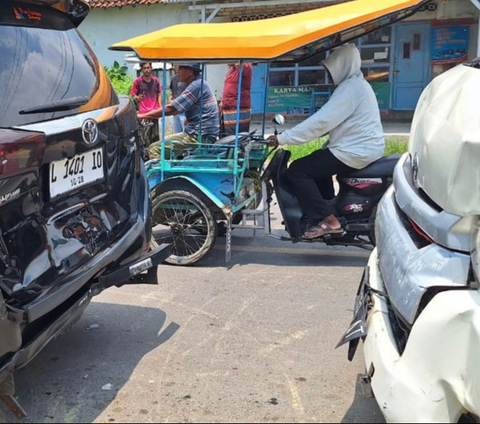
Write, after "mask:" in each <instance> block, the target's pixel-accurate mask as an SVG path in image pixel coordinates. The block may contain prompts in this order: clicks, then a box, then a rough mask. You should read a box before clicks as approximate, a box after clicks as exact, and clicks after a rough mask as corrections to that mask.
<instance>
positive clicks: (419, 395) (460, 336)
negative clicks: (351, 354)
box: [364, 250, 480, 422]
mask: <svg viewBox="0 0 480 424" xmlns="http://www.w3.org/2000/svg"><path fill="white" fill-rule="evenodd" d="M378 262H379V261H378V253H377V250H375V251H374V252H373V254H372V256H371V258H370V261H369V267H370V281H369V283H370V286H371V287H372V288H373V289H376V290H378V291H380V292H385V285H384V282H383V279H382V276H381V273H380V269H379V266H378ZM371 296H372V305H373V306H372V309H371V310H370V312H369V316H368V320H367V328H368V336H367V337H366V339H365V344H364V354H365V364H366V369H367V370H371V371H370V372H371V385H372V389H373V392H374V394H375V397H376V399H377V402H378V405H379V406H380V408H381V409H382V412H383V414H384V416H385V418H386V420H387V422H458V420H459V419H460V417H461V416H462V415H463V414H466V413H472V414H474V415H476V416H480V399H479V398H478V395H477V394H478V393H479V392H480V368H479V367H478V360H477V357H478V351H479V350H480V307H479V306H478V305H480V293H479V292H478V291H448V292H444V293H440V294H438V295H437V296H435V297H434V298H433V300H432V301H431V302H430V303H429V304H428V306H427V307H426V308H425V310H424V311H423V312H422V314H420V316H419V318H418V319H417V321H416V322H415V324H414V326H413V328H412V331H411V333H410V337H409V340H408V343H407V346H406V349H405V352H404V353H403V354H402V355H400V353H399V351H398V349H397V344H396V341H395V337H394V332H393V327H392V324H391V321H390V318H389V312H388V304H387V300H386V299H385V297H383V296H381V295H378V294H374V293H372V294H371ZM372 374H373V375H372Z"/></svg>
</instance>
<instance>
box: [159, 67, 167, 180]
mask: <svg viewBox="0 0 480 424" xmlns="http://www.w3.org/2000/svg"><path fill="white" fill-rule="evenodd" d="M162 97H163V98H162V102H163V107H162V145H161V149H160V150H161V153H160V154H161V156H162V157H161V167H162V181H163V180H164V179H165V135H166V131H167V128H166V124H167V119H166V117H167V115H166V110H165V109H166V106H167V64H166V63H165V62H163V88H162Z"/></svg>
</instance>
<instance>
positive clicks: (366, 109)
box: [269, 44, 385, 239]
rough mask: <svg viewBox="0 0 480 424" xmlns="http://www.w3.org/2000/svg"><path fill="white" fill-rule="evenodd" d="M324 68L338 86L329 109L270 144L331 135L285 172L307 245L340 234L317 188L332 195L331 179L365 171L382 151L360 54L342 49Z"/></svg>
mask: <svg viewBox="0 0 480 424" xmlns="http://www.w3.org/2000/svg"><path fill="white" fill-rule="evenodd" d="M323 65H324V66H325V68H326V69H327V71H328V72H329V73H330V77H331V79H332V80H333V83H334V85H335V86H336V89H335V91H334V93H333V95H332V96H331V98H330V100H329V101H328V103H326V104H325V105H324V106H323V107H322V108H321V109H320V110H319V111H318V112H317V113H316V114H314V115H312V116H311V117H310V118H309V119H307V120H306V121H304V122H302V123H301V124H300V125H297V126H296V127H295V128H292V129H291V130H288V131H285V132H284V133H282V134H280V135H279V136H271V137H270V138H269V140H270V142H271V143H270V144H271V145H278V144H279V145H288V144H290V145H298V144H303V143H307V142H309V141H313V140H316V139H318V138H320V137H323V136H325V135H327V134H330V139H329V142H328V143H327V144H326V145H325V146H324V147H323V149H321V150H318V151H316V152H315V153H313V154H311V155H310V156H308V157H306V158H303V159H300V160H297V161H295V162H293V163H292V164H291V166H290V168H289V169H288V176H289V178H290V181H291V183H292V188H293V190H294V192H295V195H296V197H297V199H298V202H299V203H300V206H301V208H302V211H303V213H304V214H305V215H306V216H307V217H308V227H307V231H306V233H305V235H304V237H305V238H307V239H316V238H319V237H323V236H325V235H326V234H342V233H343V229H342V225H341V223H340V221H339V220H338V218H337V217H336V210H335V208H334V207H333V206H332V205H330V204H329V203H328V202H327V201H326V200H325V199H324V197H323V196H322V193H321V192H320V189H319V186H322V187H325V186H327V187H329V189H328V191H330V192H333V179H332V177H333V176H334V175H337V174H345V173H348V172H351V171H354V170H357V169H362V168H365V167H366V166H368V165H370V164H371V163H372V162H375V161H376V160H378V159H380V158H381V157H382V156H383V154H384V151H385V138H384V134H383V128H382V123H381V120H380V110H379V108H378V102H377V99H376V97H375V93H374V92H373V89H372V87H371V86H370V84H369V83H368V82H367V81H366V80H365V78H364V77H363V73H362V70H361V65H362V59H361V56H360V52H359V50H358V49H357V48H356V47H355V46H354V45H353V44H348V45H345V46H343V47H341V48H339V49H337V50H335V51H334V52H333V53H332V54H331V55H330V56H329V57H328V58H327V60H325V62H324V63H323Z"/></svg>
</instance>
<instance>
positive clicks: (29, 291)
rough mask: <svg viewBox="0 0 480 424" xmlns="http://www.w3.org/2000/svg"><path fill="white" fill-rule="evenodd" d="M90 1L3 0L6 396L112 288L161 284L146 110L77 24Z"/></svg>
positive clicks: (1, 298)
mask: <svg viewBox="0 0 480 424" xmlns="http://www.w3.org/2000/svg"><path fill="white" fill-rule="evenodd" d="M88 11H89V7H88V5H87V3H84V2H83V1H81V0H42V1H40V0H38V1H27V0H24V1H16V0H2V1H1V5H0V58H1V59H0V100H1V101H0V398H1V399H3V400H5V401H7V402H15V401H14V399H13V397H12V395H13V371H14V370H15V369H16V368H19V367H22V366H24V365H26V363H27V362H29V361H30V360H31V359H32V358H33V357H34V356H35V354H37V353H38V352H39V351H40V350H41V348H42V347H43V346H44V345H45V344H46V343H47V342H48V341H49V340H51V339H52V338H53V337H54V336H56V335H58V334H59V333H60V332H61V331H62V330H64V329H65V327H67V326H69V325H71V324H72V323H73V322H74V321H75V320H77V319H78V318H79V316H80V315H81V313H82V312H83V310H84V309H85V308H86V306H87V305H88V303H89V301H90V299H91V298H92V296H94V295H96V294H99V293H100V292H101V291H102V290H104V289H106V288H108V287H111V286H121V285H123V284H134V283H156V282H157V277H156V276H157V265H158V264H159V263H161V262H163V260H164V259H165V258H166V257H168V255H169V252H168V248H166V247H165V246H161V247H157V248H156V249H155V250H153V251H152V250H151V244H150V243H151V230H150V228H151V225H150V218H149V215H150V199H149V191H148V184H147V179H146V175H145V170H144V164H143V161H142V159H141V155H140V150H139V148H138V145H137V141H138V140H137V121H136V115H135V110H134V107H133V105H132V103H131V102H130V100H129V99H128V98H126V97H125V98H118V97H117V95H116V93H115V91H114V90H113V88H112V86H111V84H110V81H109V79H108V77H107V75H106V73H105V71H104V70H103V68H102V66H101V65H100V63H99V62H98V60H97V58H96V57H95V55H94V54H93V52H92V50H91V49H90V47H89V46H88V45H87V43H86V42H85V40H84V39H83V38H82V36H81V35H80V33H79V32H78V31H77V26H78V25H79V23H80V22H81V21H82V20H83V19H84V18H85V16H86V15H87V13H88Z"/></svg>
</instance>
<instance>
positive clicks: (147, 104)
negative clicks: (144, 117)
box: [130, 63, 162, 114]
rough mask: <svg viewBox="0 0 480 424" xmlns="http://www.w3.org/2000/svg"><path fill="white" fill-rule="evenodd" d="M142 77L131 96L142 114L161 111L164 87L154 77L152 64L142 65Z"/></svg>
mask: <svg viewBox="0 0 480 424" xmlns="http://www.w3.org/2000/svg"><path fill="white" fill-rule="evenodd" d="M141 69H142V76H141V77H139V78H137V79H136V80H135V81H134V83H133V87H132V90H131V92H130V95H131V96H132V97H133V98H134V99H135V100H136V101H137V103H138V107H139V109H140V113H141V114H144V113H148V112H151V111H152V110H155V109H159V108H160V104H161V103H162V86H161V85H160V80H159V79H158V78H157V77H154V76H152V70H153V69H152V64H151V63H142V64H141Z"/></svg>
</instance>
